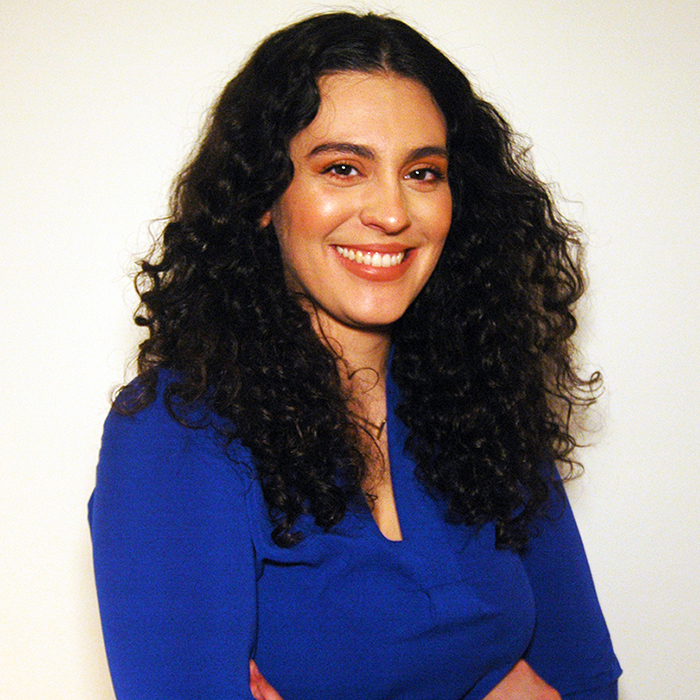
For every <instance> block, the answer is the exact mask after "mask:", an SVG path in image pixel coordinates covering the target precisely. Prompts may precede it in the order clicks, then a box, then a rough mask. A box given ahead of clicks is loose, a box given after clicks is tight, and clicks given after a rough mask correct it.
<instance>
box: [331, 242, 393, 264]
mask: <svg viewBox="0 0 700 700" xmlns="http://www.w3.org/2000/svg"><path fill="white" fill-rule="evenodd" d="M336 250H337V251H338V253H340V254H341V255H342V256H343V257H344V258H345V259H346V260H350V261H352V262H355V263H358V264H360V265H370V266H372V267H394V266H395V265H398V264H399V263H401V262H402V261H403V259H404V257H405V255H406V253H405V251H401V252H400V253H394V254H389V253H379V252H376V251H375V252H374V253H372V252H370V251H362V250H357V249H356V248H346V247H341V246H336Z"/></svg>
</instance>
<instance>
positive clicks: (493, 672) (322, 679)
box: [90, 380, 620, 700]
mask: <svg viewBox="0 0 700 700" xmlns="http://www.w3.org/2000/svg"><path fill="white" fill-rule="evenodd" d="M166 381H167V380H166ZM163 383H165V382H164V381H161V384H163ZM397 401H398V396H397V391H396V388H395V386H394V385H393V383H392V382H391V381H389V384H388V388H387V404H388V418H387V431H388V439H389V454H390V463H391V473H392V480H393V485H394V494H395V498H396V506H397V510H398V515H399V520H400V523H401V530H402V533H403V538H404V539H403V540H402V541H400V542H393V541H389V540H387V539H386V538H385V537H384V536H383V535H382V534H381V532H380V531H379V529H378V528H377V525H376V523H375V521H374V519H373V517H372V514H371V512H370V510H369V508H367V507H366V506H361V507H360V506H358V507H356V508H354V509H351V511H350V512H349V513H348V514H347V516H346V517H345V518H344V520H343V521H342V522H341V523H340V524H339V525H338V526H336V527H335V528H333V530H332V531H331V532H327V533H326V532H323V531H322V530H320V529H319V528H317V527H316V526H315V525H314V523H313V522H312V521H310V519H306V520H303V521H302V522H301V523H300V524H299V526H300V529H301V530H302V531H303V532H304V533H305V538H304V540H303V541H302V542H301V544H299V545H297V546H295V547H292V548H290V549H282V548H280V547H277V546H276V545H275V544H274V543H273V542H272V540H271V537H270V533H271V530H272V526H271V524H270V519H269V516H268V513H267V508H266V506H265V502H264V500H263V496H262V492H261V489H260V485H259V483H258V481H257V480H256V478H255V470H254V467H253V459H252V457H251V455H250V453H249V452H248V451H247V450H246V449H245V448H243V447H242V446H241V445H240V444H237V443H234V444H233V445H231V446H229V447H228V448H225V447H224V445H223V444H222V441H221V440H220V438H219V437H218V436H217V434H216V433H215V431H214V429H213V428H203V429H192V428H185V427H183V426H182V425H180V424H179V423H178V422H176V421H175V420H174V419H173V418H172V417H171V416H170V414H169V413H168V411H167V410H166V408H165V405H164V403H163V398H162V391H161V393H160V395H159V397H158V399H157V400H156V401H155V402H154V403H152V404H151V405H150V406H149V407H148V408H146V409H145V410H143V411H141V412H139V413H137V414H136V415H134V416H130V417H127V416H123V415H120V414H118V413H116V412H114V411H113V412H112V413H111V414H110V416H109V417H108V419H107V422H106V425H105V432H104V438H103V442H102V449H101V453H100V462H99V466H98V470H97V485H96V488H95V491H94V493H93V496H92V498H91V501H90V524H91V528H92V538H93V547H94V562H95V578H96V582H97V590H98V595H99V603H100V612H101V617H102V626H103V631H104V639H105V645H106V648H107V655H108V659H109V665H110V670H111V674H112V680H113V683H114V688H115V692H116V696H117V698H118V700H177V699H182V700H193V699H194V698H197V699H198V700H225V699H226V700H228V699H231V700H233V699H236V700H243V699H245V700H250V698H251V697H252V696H251V694H250V690H249V685H248V684H249V670H248V661H249V659H251V658H254V659H255V660H256V662H257V664H258V666H259V668H260V670H261V672H262V673H263V675H264V676H265V677H266V678H267V680H268V681H269V682H270V683H271V684H272V685H273V686H274V687H275V688H276V690H277V691H278V692H279V693H280V694H281V696H282V697H283V698H284V700H314V699H319V700H321V699H323V700H341V699H342V700H349V699H354V698H358V699H360V698H361V699H362V700H374V699H376V700H419V699H420V700H458V699H465V700H466V699H468V700H478V699H479V698H483V697H484V696H485V695H487V694H488V692H489V691H490V690H491V689H492V688H493V687H494V686H495V685H497V683H498V682H499V681H500V680H501V678H503V676H504V675H506V674H507V672H508V671H509V670H510V668H511V667H512V666H513V665H514V664H515V663H516V662H517V661H518V660H519V659H521V658H524V659H526V660H527V661H528V663H529V664H530V665H531V666H532V667H533V668H534V669H535V671H536V672H537V673H538V674H540V675H541V676H542V677H543V678H544V679H545V680H546V681H547V682H548V683H550V684H551V685H552V686H554V687H555V688H556V689H557V690H558V691H559V692H560V693H561V695H562V696H563V697H564V698H566V699H568V700H612V699H614V698H616V697H617V683H616V680H617V678H618V676H619V674H620V667H619V665H618V663H617V660H616V658H615V655H614V653H613V649H612V645H611V642H610V637H609V635H608V631H607V629H606V625H605V621H604V619H603V616H602V613H601V610H600V607H599V605H598V601H597V598H596V594H595V589H594V587H593V582H592V579H591V575H590V571H589V568H588V564H587V562H586V557H585V553H584V550H583V546H582V544H581V539H580V537H579V534H578V531H577V528H576V524H575V522H574V519H573V515H572V513H571V509H570V508H569V505H568V503H566V502H565V501H562V499H561V498H560V497H558V496H555V495H553V497H552V499H551V503H550V507H549V514H548V516H547V517H543V518H542V519H541V520H540V521H538V523H537V535H536V536H535V537H534V538H533V539H532V540H531V542H530V545H529V548H528V550H527V552H526V553H525V554H523V555H520V556H519V555H517V554H515V553H513V552H510V551H500V550H497V549H496V548H495V546H494V541H495V537H494V529H493V527H489V526H486V527H482V528H480V529H476V528H473V527H466V526H456V525H453V524H449V523H448V522H446V520H445V517H444V504H443V503H442V502H441V501H439V500H436V499H434V498H432V497H431V496H430V495H428V494H427V493H426V491H425V490H424V489H423V487H422V485H421V484H420V483H419V482H418V481H417V480H416V478H415V476H414V468H415V467H414V463H413V460H412V458H411V456H410V454H408V453H407V452H406V451H405V450H404V443H405V439H406V435H407V431H406V428H405V426H403V425H402V424H401V423H400V422H399V421H398V419H397V418H396V416H395V413H394V409H395V407H396V404H397Z"/></svg>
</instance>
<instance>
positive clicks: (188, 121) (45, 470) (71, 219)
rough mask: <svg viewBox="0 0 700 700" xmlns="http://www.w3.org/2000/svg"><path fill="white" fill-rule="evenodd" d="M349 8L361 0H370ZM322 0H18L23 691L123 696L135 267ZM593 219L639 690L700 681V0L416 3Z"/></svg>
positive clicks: (624, 622) (11, 428)
mask: <svg viewBox="0 0 700 700" xmlns="http://www.w3.org/2000/svg"><path fill="white" fill-rule="evenodd" d="M349 5H350V6H357V5H354V4H353V3H349ZM326 7H331V6H330V5H325V4H323V3H309V2H298V1H292V2H286V3H284V2H279V0H277V1H276V2H273V1H272V0H258V2H256V3H252V2H241V1H235V2H226V1H225V0H219V1H217V2H214V1H212V0H200V2H188V1H187V0H141V1H136V0H133V1H131V2H129V1H128V0H100V2H87V1H86V0H73V1H70V0H47V1H45V2H41V3H35V2H24V1H23V2H19V0H4V1H3V2H2V4H1V5H0V154H1V155H0V157H1V158H2V161H1V162H2V167H0V241H1V255H0V270H1V273H2V277H1V283H0V284H1V288H2V298H1V299H0V310H1V312H2V326H1V327H2V343H1V345H0V353H1V361H0V373H1V382H2V385H1V389H0V405H1V411H2V413H1V417H0V430H1V431H2V435H1V446H2V459H1V462H0V528H1V532H0V548H1V549H0V551H1V559H0V606H1V607H0V697H2V698H8V699H12V700H30V699H32V700H34V699H38V698H42V699H43V698H49V697H50V698H53V699H54V700H80V699H82V698H85V699H97V700H109V698H113V695H112V691H111V686H110V683H109V676H108V671H107V665H106V660H105V656H104V651H103V647H102V641H101V636H100V629H99V618H98V611H97V605H96V598H95V591H94V583H93V578H92V571H91V563H90V543H89V535H88V528H87V521H86V503H87V500H88V497H89V495H90V491H91V489H92V486H93V483H94V468H95V463H96V460H97V453H98V449H99V441H100V433H101V427H102V421H103V420H104V417H105V415H106V413H107V410H108V406H109V395H110V391H111V390H112V389H113V388H114V387H115V386H116V385H118V384H119V383H120V382H121V381H123V379H124V377H125V369H124V368H125V364H126V362H127V361H128V360H129V358H131V357H132V355H133V349H134V346H135V344H136V342H137V340H138V337H139V336H138V333H137V331H136V330H135V328H133V327H132V324H131V320H130V318H131V314H132V312H133V309H134V307H135V296H134V294H133V292H132V291H131V282H130V280H129V274H130V273H131V272H132V271H133V260H134V258H135V257H136V256H137V255H138V253H139V252H143V251H144V250H145V249H146V247H147V246H148V226H149V222H150V221H151V220H153V219H155V218H157V217H159V216H162V215H163V214H164V212H165V203H166V199H167V193H168V187H169V183H170V181H171V179H172V177H173V176H174V174H175V173H176V171H177V170H178V168H179V166H180V165H181V164H182V162H183V159H184V158H185V156H186V154H187V152H188V150H189V148H190V146H191V145H192V143H193V142H194V140H195V139H196V136H197V133H198V129H199V127H200V125H201V123H202V115H203V113H204V111H205V109H206V108H207V107H208V105H209V104H210V102H211V101H212V99H213V98H214V97H215V95H216V94H217V91H218V90H219V89H220V88H221V87H222V85H223V83H224V81H225V80H226V79H227V77H229V76H230V75H231V74H232V72H233V71H234V70H235V68H236V67H237V66H238V65H239V64H240V62H241V61H242V59H243V58H244V57H245V56H246V54H247V53H248V51H249V50H250V49H251V48H252V46H253V45H254V44H255V43H256V42H257V41H259V40H260V39H261V38H262V37H263V36H264V35H266V34H267V33H268V32H269V31H271V30H273V29H276V28H278V27H280V26H282V25H284V24H286V23H288V22H289V21H291V20H294V19H298V18H300V17H301V16H304V15H306V14H309V13H310V12H313V11H317V10H321V9H324V8H326ZM362 7H367V8H372V9H376V10H386V9H391V10H393V11H394V12H395V13H396V14H397V15H398V16H400V17H402V18H404V19H406V20H408V21H410V22H412V23H414V24H415V25H416V26H417V27H418V28H420V29H422V30H423V31H424V32H425V33H427V34H428V36H429V37H431V38H432V39H433V40H435V41H436V43H437V44H438V45H439V46H441V47H442V48H443V49H444V50H445V51H446V52H447V53H448V54H450V55H451V56H452V57H453V58H454V59H456V60H457V61H458V62H459V63H460V64H461V65H462V66H463V67H465V68H466V69H467V71H468V72H469V73H470V74H472V75H473V76H474V78H475V82H476V84H477V86H478V87H479V88H480V90H481V91H482V92H483V93H485V94H486V95H487V96H488V97H490V98H492V99H493V100H494V101H495V102H496V103H497V104H498V105H499V106H500V107H501V108H502V110H503V111H504V112H505V113H506V115H507V116H508V117H509V118H510V119H511V121H512V123H513V124H514V125H515V127H516V129H518V130H519V131H522V132H524V133H526V134H528V135H529V136H530V137H531V138H532V141H533V143H534V148H533V156H534V159H535V162H536V164H537V166H538V169H539V172H540V173H541V175H542V176H543V177H544V178H545V179H547V180H550V181H556V182H558V183H560V187H559V189H560V192H561V194H562V196H563V197H564V198H565V199H566V200H567V201H568V203H567V204H566V205H565V210H566V211H567V213H568V214H569V215H570V216H573V217H574V218H576V219H577V220H578V221H579V222H580V223H581V224H582V225H583V226H584V228H585V231H586V234H587V237H588V241H589V245H588V266H589V274H590V278H591V287H590V294H589V297H588V301H587V304H586V308H585V314H584V329H583V333H582V341H583V347H584V351H585V354H586V357H587V359H588V360H589V361H590V362H591V364H592V366H594V367H599V368H601V369H602V371H603V372H604V375H605V379H606V387H607V389H606V394H605V396H604V398H603V400H602V401H601V403H600V405H599V409H598V414H597V421H598V423H599V424H600V428H599V430H598V431H597V432H596V433H595V434H594V435H592V436H591V437H590V440H591V442H592V446H591V447H590V448H589V449H588V450H587V451H586V452H585V453H584V454H583V455H582V456H583V460H584V463H585V465H586V468H587V471H586V474H585V476H584V477H583V478H582V479H581V480H580V481H579V482H577V483H576V484H574V485H573V486H572V488H571V491H570V493H571V497H572V501H573V504H574V508H575V511H576V513H577V517H578V520H579V524H580V528H581V530H582V533H583V536H584V540H585V542H586V546H587V550H588V555H589V559H590V562H591V566H592V569H593V573H594V576H595V579H596V582H597V586H598V591H599V596H600V599H601V602H602V605H603V607H604V610H605V612H606V616H607V620H608V624H609V626H610V629H611V632H612V635H613V640H614V643H615V647H616V650H617V652H618V655H619V657H620V660H621V663H622V665H623V667H624V669H625V675H624V676H623V680H622V684H621V688H622V697H623V698H624V699H625V700H647V699H649V698H655V699H664V698H690V697H697V693H698V687H700V663H698V658H697V653H698V652H697V650H698V648H700V595H699V592H698V582H699V581H700V555H699V553H698V541H700V514H699V512H698V511H699V509H698V503H699V502H700V488H699V487H698V477H697V475H696V472H697V468H698V463H699V461H700V410H699V409H698V400H697V395H698V390H699V389H700V386H699V384H700V382H699V381H698V379H699V377H698V375H699V371H700V370H699V368H700V331H699V330H698V328H699V326H700V323H699V322H700V308H699V303H698V298H699V294H698V290H699V289H700V255H699V253H698V248H699V238H698V227H699V223H698V222H700V206H699V205H700V195H699V194H698V190H699V187H698V186H699V185H700V172H699V170H700V165H699V163H700V157H699V156H700V152H699V151H700V148H699V146H700V128H699V125H700V97H699V95H698V80H699V78H700V75H698V66H699V65H700V52H699V50H698V46H699V45H700V41H699V40H698V37H700V3H697V2H696V0H675V1H672V0H666V1H664V0H635V1H634V2H631V1H630V0H622V1H621V2H617V3H611V2H609V0H584V1H582V2H575V3H574V2H563V1H562V2H555V1H554V0H548V1H543V2H535V1H534V0H508V1H507V2H500V1H498V0H488V1H487V0H471V1H465V0H453V1H452V2H442V3H435V2H422V1H421V0H403V1H402V0H397V1H396V2H394V3H392V4H391V6H390V7H389V6H387V5H382V4H375V3H367V4H365V5H362Z"/></svg>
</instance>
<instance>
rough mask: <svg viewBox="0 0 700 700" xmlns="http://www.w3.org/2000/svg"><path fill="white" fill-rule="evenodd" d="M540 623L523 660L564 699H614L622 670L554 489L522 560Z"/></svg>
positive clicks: (562, 499) (569, 518) (571, 523)
mask: <svg viewBox="0 0 700 700" xmlns="http://www.w3.org/2000/svg"><path fill="white" fill-rule="evenodd" d="M522 562H523V565H524V567H525V570H526V571H527V574H528V577H529V579H530V585H531V586H532V591H533V594H534V597H535V607H536V614H537V621H536V624H535V633H534V637H533V640H532V642H531V644H530V647H529V648H528V650H527V652H526V653H525V656H524V660H525V661H526V662H527V664H528V665H529V666H530V667H531V668H532V669H533V670H534V672H536V673H537V674H538V675H539V676H541V677H542V678H543V679H544V680H545V681H546V682H547V683H549V684H550V685H552V686H553V687H554V688H556V689H557V690H558V691H559V693H560V694H561V696H562V698H564V700H614V699H615V698H617V678H618V677H619V675H620V673H621V669H620V666H619V664H618V662H617V658H616V657H615V653H614V651H613V648H612V643H611V640H610V635H609V634H608V629H607V626H606V624H605V619H604V618H603V613H602V611H601V609H600V605H599V603H598V598H597V595H596V591H595V587H594V585H593V579H592V577H591V572H590V569H589V566H588V561H587V559H586V553H585V551H584V548H583V544H582V542H581V537H580V535H579V532H578V528H577V527H576V522H575V520H574V516H573V513H572V511H571V507H570V505H569V502H568V499H567V498H566V496H565V495H564V494H563V492H562V494H561V496H560V495H559V493H558V492H557V491H556V490H554V489H553V493H552V497H551V499H550V503H549V505H548V512H547V513H545V515H544V516H543V517H542V518H540V519H539V520H538V521H537V523H536V530H535V534H534V536H533V537H532V538H531V540H530V543H529V545H528V549H527V550H526V552H525V553H524V554H523V556H522Z"/></svg>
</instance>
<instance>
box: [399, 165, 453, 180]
mask: <svg viewBox="0 0 700 700" xmlns="http://www.w3.org/2000/svg"><path fill="white" fill-rule="evenodd" d="M406 177H407V178H408V179H409V180H417V181H418V182H440V181H442V180H444V179H445V173H444V172H443V171H442V170H440V169H439V168H435V167H430V168H414V169H413V170H411V171H410V172H409V173H408V175H407V176H406Z"/></svg>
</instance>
